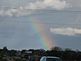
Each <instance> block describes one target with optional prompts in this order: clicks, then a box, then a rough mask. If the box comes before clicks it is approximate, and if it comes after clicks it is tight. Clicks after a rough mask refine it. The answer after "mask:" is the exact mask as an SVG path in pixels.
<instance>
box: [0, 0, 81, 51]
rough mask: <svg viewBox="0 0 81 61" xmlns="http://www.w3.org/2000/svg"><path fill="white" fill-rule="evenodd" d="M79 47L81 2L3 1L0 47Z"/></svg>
mask: <svg viewBox="0 0 81 61" xmlns="http://www.w3.org/2000/svg"><path fill="white" fill-rule="evenodd" d="M51 43H52V45H51ZM80 45H81V0H0V48H3V47H4V46H7V47H8V48H9V49H47V48H49V46H50V47H53V46H59V47H61V48H71V49H79V50H81V47H80Z"/></svg>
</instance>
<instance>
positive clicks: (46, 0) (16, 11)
mask: <svg viewBox="0 0 81 61" xmlns="http://www.w3.org/2000/svg"><path fill="white" fill-rule="evenodd" d="M67 7H69V4H68V3H67V2H66V1H65V0H38V1H36V2H30V3H29V4H27V5H25V6H20V7H16V8H8V9H6V10H5V9H4V8H2V9H0V15H1V16H5V15H6V16H23V15H28V14H31V13H32V12H33V11H36V10H37V9H39V10H40V9H46V8H51V9H56V10H63V9H64V8H67Z"/></svg>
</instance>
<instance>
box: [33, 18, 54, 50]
mask: <svg viewBox="0 0 81 61" xmlns="http://www.w3.org/2000/svg"><path fill="white" fill-rule="evenodd" d="M31 19H32V27H33V28H34V31H35V32H37V33H38V36H37V37H38V38H39V40H40V41H41V44H42V45H43V46H44V48H45V49H47V50H48V49H50V48H52V47H54V44H53V43H52V38H51V37H50V35H49V34H48V33H46V31H45V25H44V24H42V22H41V21H39V19H37V18H35V17H31Z"/></svg>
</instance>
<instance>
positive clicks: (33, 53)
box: [0, 47, 81, 61]
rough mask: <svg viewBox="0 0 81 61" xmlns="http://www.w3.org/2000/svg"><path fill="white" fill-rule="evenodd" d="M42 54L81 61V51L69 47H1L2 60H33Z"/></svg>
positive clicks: (69, 60)
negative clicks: (18, 48)
mask: <svg viewBox="0 0 81 61" xmlns="http://www.w3.org/2000/svg"><path fill="white" fill-rule="evenodd" d="M42 56H55V57H60V58H61V59H62V61H81V51H79V50H76V51H74V50H72V49H69V48H66V49H64V50H63V49H62V48H60V47H53V48H51V49H50V50H44V49H29V50H26V49H24V50H14V49H12V50H9V49H7V47H3V48H2V49H0V61H32V60H31V59H32V58H33V57H34V58H39V59H40V58H41V57H42Z"/></svg>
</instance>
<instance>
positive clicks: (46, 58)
mask: <svg viewBox="0 0 81 61" xmlns="http://www.w3.org/2000/svg"><path fill="white" fill-rule="evenodd" d="M40 61H62V60H61V59H60V58H59V57H52V56H43V57H41V59H40Z"/></svg>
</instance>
